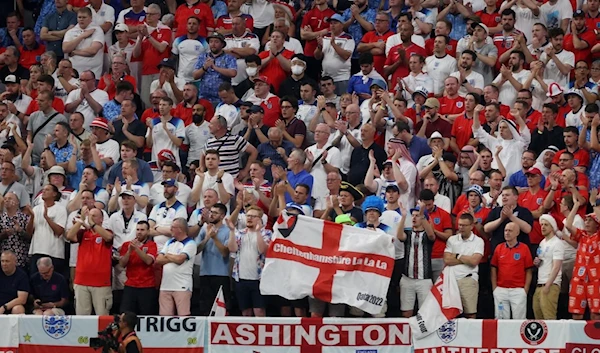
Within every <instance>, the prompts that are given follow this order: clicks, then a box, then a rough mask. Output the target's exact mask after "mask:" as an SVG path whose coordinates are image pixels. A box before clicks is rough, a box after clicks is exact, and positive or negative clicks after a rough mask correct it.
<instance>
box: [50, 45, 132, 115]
mask: <svg viewBox="0 0 600 353" xmlns="http://www.w3.org/2000/svg"><path fill="white" fill-rule="evenodd" d="M132 48H133V47H132ZM57 72H58V70H57V71H54V73H53V74H52V78H54V97H58V98H60V99H62V100H63V103H65V104H66V103H67V96H68V95H69V92H67V90H66V89H65V88H64V87H63V85H62V83H60V80H59V79H58V75H57ZM69 84H70V85H72V86H76V87H80V83H79V80H78V79H76V78H75V77H71V78H70V79H69Z"/></svg>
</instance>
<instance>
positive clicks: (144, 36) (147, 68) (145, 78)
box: [133, 4, 172, 105]
mask: <svg viewBox="0 0 600 353" xmlns="http://www.w3.org/2000/svg"><path fill="white" fill-rule="evenodd" d="M160 15H161V10H160V6H158V5H156V4H151V5H150V6H148V9H147V10H146V22H145V23H144V24H143V25H142V26H140V27H139V30H138V33H137V41H136V43H135V46H134V47H133V60H134V61H135V60H137V61H140V60H141V61H142V79H141V81H140V96H141V98H142V101H144V103H145V104H146V105H149V101H148V99H149V97H150V85H151V84H152V82H153V81H154V80H156V79H158V71H159V68H158V64H160V63H161V61H162V60H163V59H166V58H168V57H169V53H170V50H169V47H170V45H171V36H172V33H171V29H170V28H169V27H167V26H165V25H163V24H162V22H160Z"/></svg>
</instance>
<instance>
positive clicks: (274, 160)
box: [257, 140, 296, 182]
mask: <svg viewBox="0 0 600 353" xmlns="http://www.w3.org/2000/svg"><path fill="white" fill-rule="evenodd" d="M281 147H282V148H283V149H284V150H285V154H286V155H288V156H289V155H290V153H292V151H293V150H294V148H296V146H294V144H293V143H291V142H290V141H288V140H283V141H281ZM257 150H258V156H257V159H258V160H259V161H261V162H262V161H263V160H264V159H265V158H269V159H270V160H271V164H274V165H278V166H280V167H283V168H286V167H287V163H286V162H285V161H284V160H283V157H281V156H280V155H279V153H277V149H276V148H275V147H273V145H271V143H270V142H263V143H261V144H260V145H258V148H257ZM265 170H266V172H265V179H267V180H268V181H269V182H273V175H272V174H271V168H265Z"/></svg>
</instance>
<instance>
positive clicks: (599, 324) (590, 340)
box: [565, 321, 600, 353]
mask: <svg viewBox="0 0 600 353" xmlns="http://www.w3.org/2000/svg"><path fill="white" fill-rule="evenodd" d="M565 331H567V332H568V338H567V344H566V349H565V352H566V353H600V321H587V322H586V321H571V322H570V323H569V327H568V329H567V330H565Z"/></svg>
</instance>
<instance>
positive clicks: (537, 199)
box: [518, 189, 548, 244]
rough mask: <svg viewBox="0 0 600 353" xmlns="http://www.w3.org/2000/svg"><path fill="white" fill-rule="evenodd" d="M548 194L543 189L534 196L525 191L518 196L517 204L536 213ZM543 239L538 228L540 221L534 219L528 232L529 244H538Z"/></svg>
mask: <svg viewBox="0 0 600 353" xmlns="http://www.w3.org/2000/svg"><path fill="white" fill-rule="evenodd" d="M547 195H548V192H547V191H546V190H544V189H540V190H539V191H538V192H536V193H535V195H532V194H531V191H529V190H527V191H525V192H522V193H521V194H519V201H518V204H519V206H521V207H524V208H526V209H528V210H530V211H531V212H533V211H536V210H537V209H538V208H540V206H542V204H543V203H544V200H545V199H546V196H547ZM543 239H544V236H543V235H542V228H541V226H540V221H539V220H537V219H534V221H533V225H532V227H531V232H529V242H530V243H531V244H539V243H540V242H541V241H542V240H543Z"/></svg>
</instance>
